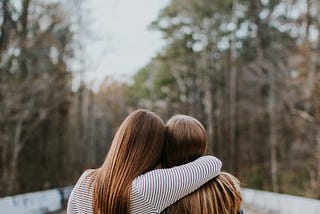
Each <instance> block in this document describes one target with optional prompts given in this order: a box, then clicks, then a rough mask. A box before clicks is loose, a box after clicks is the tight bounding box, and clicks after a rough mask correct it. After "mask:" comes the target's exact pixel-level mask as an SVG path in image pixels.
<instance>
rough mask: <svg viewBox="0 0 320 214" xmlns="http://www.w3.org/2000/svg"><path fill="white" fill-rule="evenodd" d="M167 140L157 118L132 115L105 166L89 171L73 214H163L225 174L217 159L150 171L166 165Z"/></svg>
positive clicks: (73, 198)
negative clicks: (164, 158)
mask: <svg viewBox="0 0 320 214" xmlns="http://www.w3.org/2000/svg"><path fill="white" fill-rule="evenodd" d="M164 137H165V126H164V124H163V122H162V120H161V119H160V118H159V117H158V116H157V115H156V114H154V113H152V112H150V111H146V110H137V111H135V112H133V113H131V114H130V115H129V116H128V117H127V118H126V119H125V120H124V122H123V123H122V124H121V126H120V128H119V130H118V131H117V133H116V135H115V137H114V139H113V141H112V144H111V148H110V149H109V152H108V154H107V156H106V159H105V161H104V163H103V164H102V166H101V167H100V168H98V169H94V170H87V171H85V172H84V173H83V174H82V176H81V177H80V179H79V180H78V182H77V184H76V185H75V187H74V189H73V191H72V193H71V195H70V198H69V201H68V208H67V213H69V214H74V213H86V214H87V213H89V214H90V213H94V214H98V213H99V214H100V213H160V212H161V211H163V210H164V209H165V208H166V207H168V206H169V205H171V204H173V203H174V202H176V201H177V200H179V199H180V198H182V197H183V196H185V195H187V194H189V193H191V192H192V191H194V190H196V189H197V188H199V187H200V186H201V185H202V184H204V183H206V182H207V181H208V180H210V179H212V178H213V177H215V176H217V175H218V173H219V172H220V169H221V162H220V160H218V159H217V158H215V157H213V156H204V157H201V158H199V159H197V160H195V161H193V162H191V163H188V164H185V165H181V166H179V167H174V168H170V169H158V170H153V171H150V170H152V169H154V168H155V167H156V166H157V165H158V163H159V161H160V157H161V154H162V150H163V144H164Z"/></svg>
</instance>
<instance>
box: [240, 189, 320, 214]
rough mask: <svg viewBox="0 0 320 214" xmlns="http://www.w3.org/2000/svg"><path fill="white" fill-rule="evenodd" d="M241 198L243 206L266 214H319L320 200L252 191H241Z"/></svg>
mask: <svg viewBox="0 0 320 214" xmlns="http://www.w3.org/2000/svg"><path fill="white" fill-rule="evenodd" d="M242 196H243V198H244V203H245V204H247V205H249V206H250V207H253V208H256V209H259V210H262V211H265V212H268V213H275V214H302V213H303V214H320V200H315V199H310V198H304V197H298V196H293V195H287V194H279V193H273V192H266V191H259V190H253V189H243V191H242ZM265 212H263V213H265Z"/></svg>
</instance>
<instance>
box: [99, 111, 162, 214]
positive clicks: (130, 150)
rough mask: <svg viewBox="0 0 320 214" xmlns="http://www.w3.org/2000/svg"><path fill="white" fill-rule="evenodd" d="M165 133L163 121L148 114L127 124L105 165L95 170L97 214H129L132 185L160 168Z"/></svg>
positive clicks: (134, 115) (136, 114)
mask: <svg viewBox="0 0 320 214" xmlns="http://www.w3.org/2000/svg"><path fill="white" fill-rule="evenodd" d="M164 133H165V127H164V124H163V122H162V120H161V119H160V118H159V117H158V116H157V115H156V114H154V113H152V112H150V111H147V110H137V111H134V112H133V113H131V114H130V115H129V116H128V117H127V118H126V119H125V120H124V122H123V123H122V124H121V126H120V128H119V129H118V131H117V133H116V135H115V137H114V139H113V141H112V144H111V147H110V149H109V152H108V154H107V156H106V159H105V161H104V163H103V164H102V166H101V167H100V168H98V169H97V170H96V175H95V183H94V191H93V192H94V193H93V211H94V213H95V214H102V213H108V214H110V213H130V195H131V184H132V181H133V180H134V178H136V177H137V176H139V175H141V174H142V173H144V172H147V171H149V170H152V169H154V168H155V167H156V166H157V164H158V163H159V160H160V157H161V153H162V150H163V143H164Z"/></svg>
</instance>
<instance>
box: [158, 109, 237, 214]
mask: <svg viewBox="0 0 320 214" xmlns="http://www.w3.org/2000/svg"><path fill="white" fill-rule="evenodd" d="M207 145H208V138H207V134H206V131H205V129H204V127H203V126H202V124H201V123H200V122H199V121H198V120H196V119H195V118H193V117H190V116H187V115H176V116H173V117H172V118H171V119H170V120H169V121H168V122H167V125H166V141H165V149H164V155H163V159H162V164H163V166H164V167H173V166H176V165H181V164H184V163H187V162H189V161H193V160H195V159H196V158H198V157H200V156H202V155H203V154H204V153H205V152H206V149H207ZM241 202H242V197H241V192H240V183H239V181H238V179H237V178H236V177H234V176H233V175H231V174H229V173H226V172H221V173H220V174H219V175H218V176H217V177H215V178H213V179H212V180H210V181H209V182H208V183H206V184H205V185H203V186H202V187H200V188H199V189H198V190H196V191H195V192H193V193H191V194H190V195H188V196H186V197H184V198H182V199H181V200H179V201H178V202H176V203H175V204H173V205H171V206H170V207H168V208H167V209H166V210H165V213H166V214H187V213H190V214H191V213H192V214H200V213H201V214H237V213H242V211H241Z"/></svg>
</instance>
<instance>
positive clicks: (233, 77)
mask: <svg viewBox="0 0 320 214" xmlns="http://www.w3.org/2000/svg"><path fill="white" fill-rule="evenodd" d="M237 4H238V0H233V17H232V22H233V23H234V24H235V25H236V26H237V22H238V20H237V14H236V11H237ZM236 31H237V28H235V29H234V31H233V33H232V38H231V41H230V61H231V68H230V85H229V105H230V107H229V110H230V112H229V126H230V130H229V131H230V147H229V150H230V170H231V172H233V173H236V172H237V171H238V167H237V166H238V163H237V162H238V158H237V153H238V151H236V150H237V149H236V119H237V117H236V108H237V106H236V93H237V59H236V58H237V49H236V36H235V34H236Z"/></svg>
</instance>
